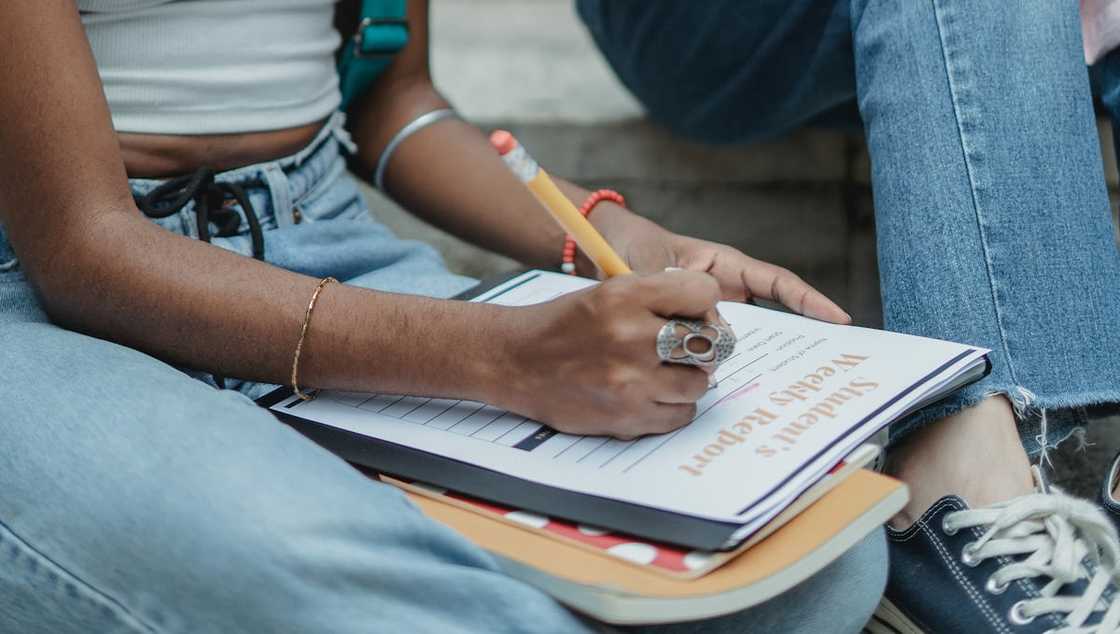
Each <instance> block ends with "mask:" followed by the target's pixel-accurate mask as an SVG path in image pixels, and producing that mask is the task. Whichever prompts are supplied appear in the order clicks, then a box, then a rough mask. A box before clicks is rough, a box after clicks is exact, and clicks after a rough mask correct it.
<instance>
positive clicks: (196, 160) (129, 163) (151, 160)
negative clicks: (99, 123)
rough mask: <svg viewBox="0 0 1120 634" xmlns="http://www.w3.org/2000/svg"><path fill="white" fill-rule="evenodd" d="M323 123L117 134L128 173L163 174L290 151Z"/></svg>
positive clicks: (221, 166)
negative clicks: (243, 129)
mask: <svg viewBox="0 0 1120 634" xmlns="http://www.w3.org/2000/svg"><path fill="white" fill-rule="evenodd" d="M323 123H324V122H322V121H317V122H315V123H310V124H308V125H304V126H299V127H296V128H287V129H284V130H270V131H267V132H249V133H245V134H209V135H163V134H134V133H118V134H117V138H118V139H119V140H120V145H121V156H122V157H123V158H124V165H125V169H126V170H127V171H128V175H129V177H131V178H165V177H170V176H178V175H181V174H188V173H190V172H193V171H195V170H197V169H199V168H200V167H209V168H211V169H214V170H215V171H223V170H228V169H233V168H236V167H242V166H245V165H252V164H254V163H263V162H266V161H272V160H276V159H278V158H281V157H284V156H288V155H289V154H294V153H296V152H298V151H299V150H301V149H303V148H304V147H305V146H306V145H307V144H308V143H310V142H311V141H312V140H313V139H314V138H315V135H316V134H317V133H318V132H319V129H320V128H322V127H323Z"/></svg>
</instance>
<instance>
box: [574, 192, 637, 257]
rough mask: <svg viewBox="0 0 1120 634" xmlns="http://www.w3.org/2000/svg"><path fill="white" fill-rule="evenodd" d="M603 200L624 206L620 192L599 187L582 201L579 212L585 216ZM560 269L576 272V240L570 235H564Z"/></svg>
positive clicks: (624, 201)
mask: <svg viewBox="0 0 1120 634" xmlns="http://www.w3.org/2000/svg"><path fill="white" fill-rule="evenodd" d="M604 200H609V201H611V202H613V203H618V205H619V206H622V207H625V206H626V199H625V198H623V197H622V194H620V193H618V192H616V191H614V190H613V189H600V190H598V191H594V192H591V195H589V196H588V197H587V200H585V201H583V204H582V205H580V207H579V213H580V214H581V215H583V217H584V218H586V217H587V216H588V214H590V213H591V210H593V209H595V205H598V204H599V203H600V202H602V201H604ZM560 270H561V271H563V272H565V273H567V274H568V275H575V274H576V241H575V239H573V238H572V236H570V235H565V236H564V252H563V257H562V258H561V260H560Z"/></svg>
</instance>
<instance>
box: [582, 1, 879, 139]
mask: <svg viewBox="0 0 1120 634" xmlns="http://www.w3.org/2000/svg"><path fill="white" fill-rule="evenodd" d="M576 6H577V8H578V10H579V14H580V17H581V18H583V21H584V23H585V24H586V25H587V27H588V30H589V31H590V33H591V36H592V37H593V38H594V40H595V42H596V44H597V45H598V46H599V48H600V49H601V50H602V52H603V55H604V56H605V57H606V58H607V61H608V62H609V63H610V65H611V67H612V68H613V69H614V71H615V73H616V74H617V75H618V77H619V79H620V80H621V81H622V83H623V84H625V85H626V87H627V88H628V89H629V90H630V91H631V92H632V93H634V95H635V96H636V97H637V98H638V100H639V101H641V102H642V105H644V106H645V108H646V109H647V110H648V111H649V114H650V116H651V117H652V118H653V119H654V120H656V121H658V122H659V123H661V124H663V125H665V126H666V127H668V128H670V129H672V130H674V131H676V132H678V133H680V134H682V135H684V136H688V137H691V138H694V139H697V140H700V141H707V142H712V143H729V142H736V143H738V142H743V141H749V140H756V139H760V138H765V137H774V136H779V135H781V134H783V133H785V132H788V131H790V130H793V129H795V128H797V127H800V126H803V125H805V124H807V123H821V124H827V125H830V126H835V125H846V126H849V127H855V126H858V125H859V115H858V112H856V109H855V106H854V100H855V69H854V63H853V57H852V38H851V28H850V16H849V14H848V9H849V5H848V2H847V0H752V1H751V2H743V1H742V0H705V2H702V3H698V2H677V1H674V0H577V2H576Z"/></svg>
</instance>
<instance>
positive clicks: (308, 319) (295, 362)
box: [292, 277, 339, 401]
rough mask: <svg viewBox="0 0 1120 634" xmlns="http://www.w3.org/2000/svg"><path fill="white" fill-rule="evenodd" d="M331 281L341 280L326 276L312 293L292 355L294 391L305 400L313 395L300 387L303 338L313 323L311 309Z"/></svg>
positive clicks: (313, 308) (335, 282)
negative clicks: (300, 360)
mask: <svg viewBox="0 0 1120 634" xmlns="http://www.w3.org/2000/svg"><path fill="white" fill-rule="evenodd" d="M331 283H334V284H338V283H339V282H338V280H336V279H334V278H333V277H324V278H323V279H321V280H319V285H318V286H316V287H315V292H314V293H312V294H311V301H310V302H307V312H305V313H304V314H303V328H300V331H299V341H297V342H296V353H295V356H293V357H292V391H293V392H295V393H296V396H298V397H300V399H302V400H305V401H310V400H311V396H309V395H307V394H304V393H303V391H302V390H300V389H299V355H300V353H301V352H303V340H304V339H305V338H306V337H307V327H308V326H310V325H311V311H313V310H315V302H317V301H319V293H322V292H323V289H324V288H325V287H326V286H327V284H331Z"/></svg>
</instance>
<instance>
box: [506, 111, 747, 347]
mask: <svg viewBox="0 0 1120 634" xmlns="http://www.w3.org/2000/svg"><path fill="white" fill-rule="evenodd" d="M490 143H491V145H493V146H494V148H495V149H496V150H497V151H498V153H499V154H500V155H501V156H502V160H503V161H504V162H505V163H506V165H507V166H508V167H509V168H510V169H511V170H512V171H513V173H514V174H515V175H516V176H517V177H518V178H519V179H520V180H521V182H523V183H525V186H526V187H528V188H529V191H531V192H532V193H533V196H534V197H535V198H536V199H537V200H538V201H539V202H540V203H541V204H542V205H543V206H544V207H545V208H546V209H547V210H548V211H549V212H550V213H551V214H552V216H553V218H555V219H556V221H557V222H558V223H559V224H560V226H561V227H563V229H564V231H566V232H567V233H568V234H569V235H570V236H572V238H573V239H574V240H575V242H576V244H577V245H579V248H580V249H582V250H583V251H584V253H586V254H587V256H588V257H589V258H591V260H592V261H593V262H594V263H595V265H596V266H598V267H599V269H600V270H602V271H603V273H604V275H606V276H607V277H608V278H611V277H615V276H618V275H627V274H630V273H631V272H632V271H631V270H630V267H628V266H627V265H626V262H625V261H623V259H622V258H621V257H619V255H618V254H617V253H616V252H615V251H614V249H613V248H611V245H610V244H609V243H608V242H607V241H606V239H604V238H603V236H602V235H600V234H599V232H598V231H597V230H596V229H595V227H594V226H592V224H591V222H590V221H588V220H587V218H585V217H584V216H583V214H581V213H580V212H579V210H578V209H576V207H575V205H574V204H572V201H570V200H568V197H567V196H565V195H564V194H563V193H562V192H561V191H560V189H559V188H558V187H557V186H556V184H555V183H553V181H552V179H551V178H550V177H549V176H548V173H547V172H545V171H544V169H542V168H541V167H540V165H539V164H538V163H537V162H536V161H535V160H534V159H533V157H532V156H530V155H529V153H528V152H527V151H526V150H525V148H524V147H523V146H521V144H519V143H518V142H517V139H515V138H514V137H513V135H512V134H510V133H509V132H507V131H505V130H497V131H495V132H494V133H493V134H491V136H490ZM713 313H715V311H714V309H713ZM668 317H669V321H668V322H667V323H665V325H664V326H663V327H662V328H661V329H660V330H659V331H658V333H657V342H656V345H657V354H658V356H659V357H660V358H661V360H662V361H665V362H669V363H681V364H686V365H697V366H701V367H706V368H714V367H716V366H718V365H719V364H720V363H721V362H723V361H724V360H725V359H727V358H728V357H730V356H731V355H732V354H733V353H734V350H735V341H736V340H735V334H734V332H732V331H731V328H730V327H729V326H728V325H727V324H726V322H724V321H723V319H722V318H720V317H719V315H718V313H715V318H716V319H715V320H713V321H708V322H705V321H700V320H695V319H674V318H672V316H668Z"/></svg>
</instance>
